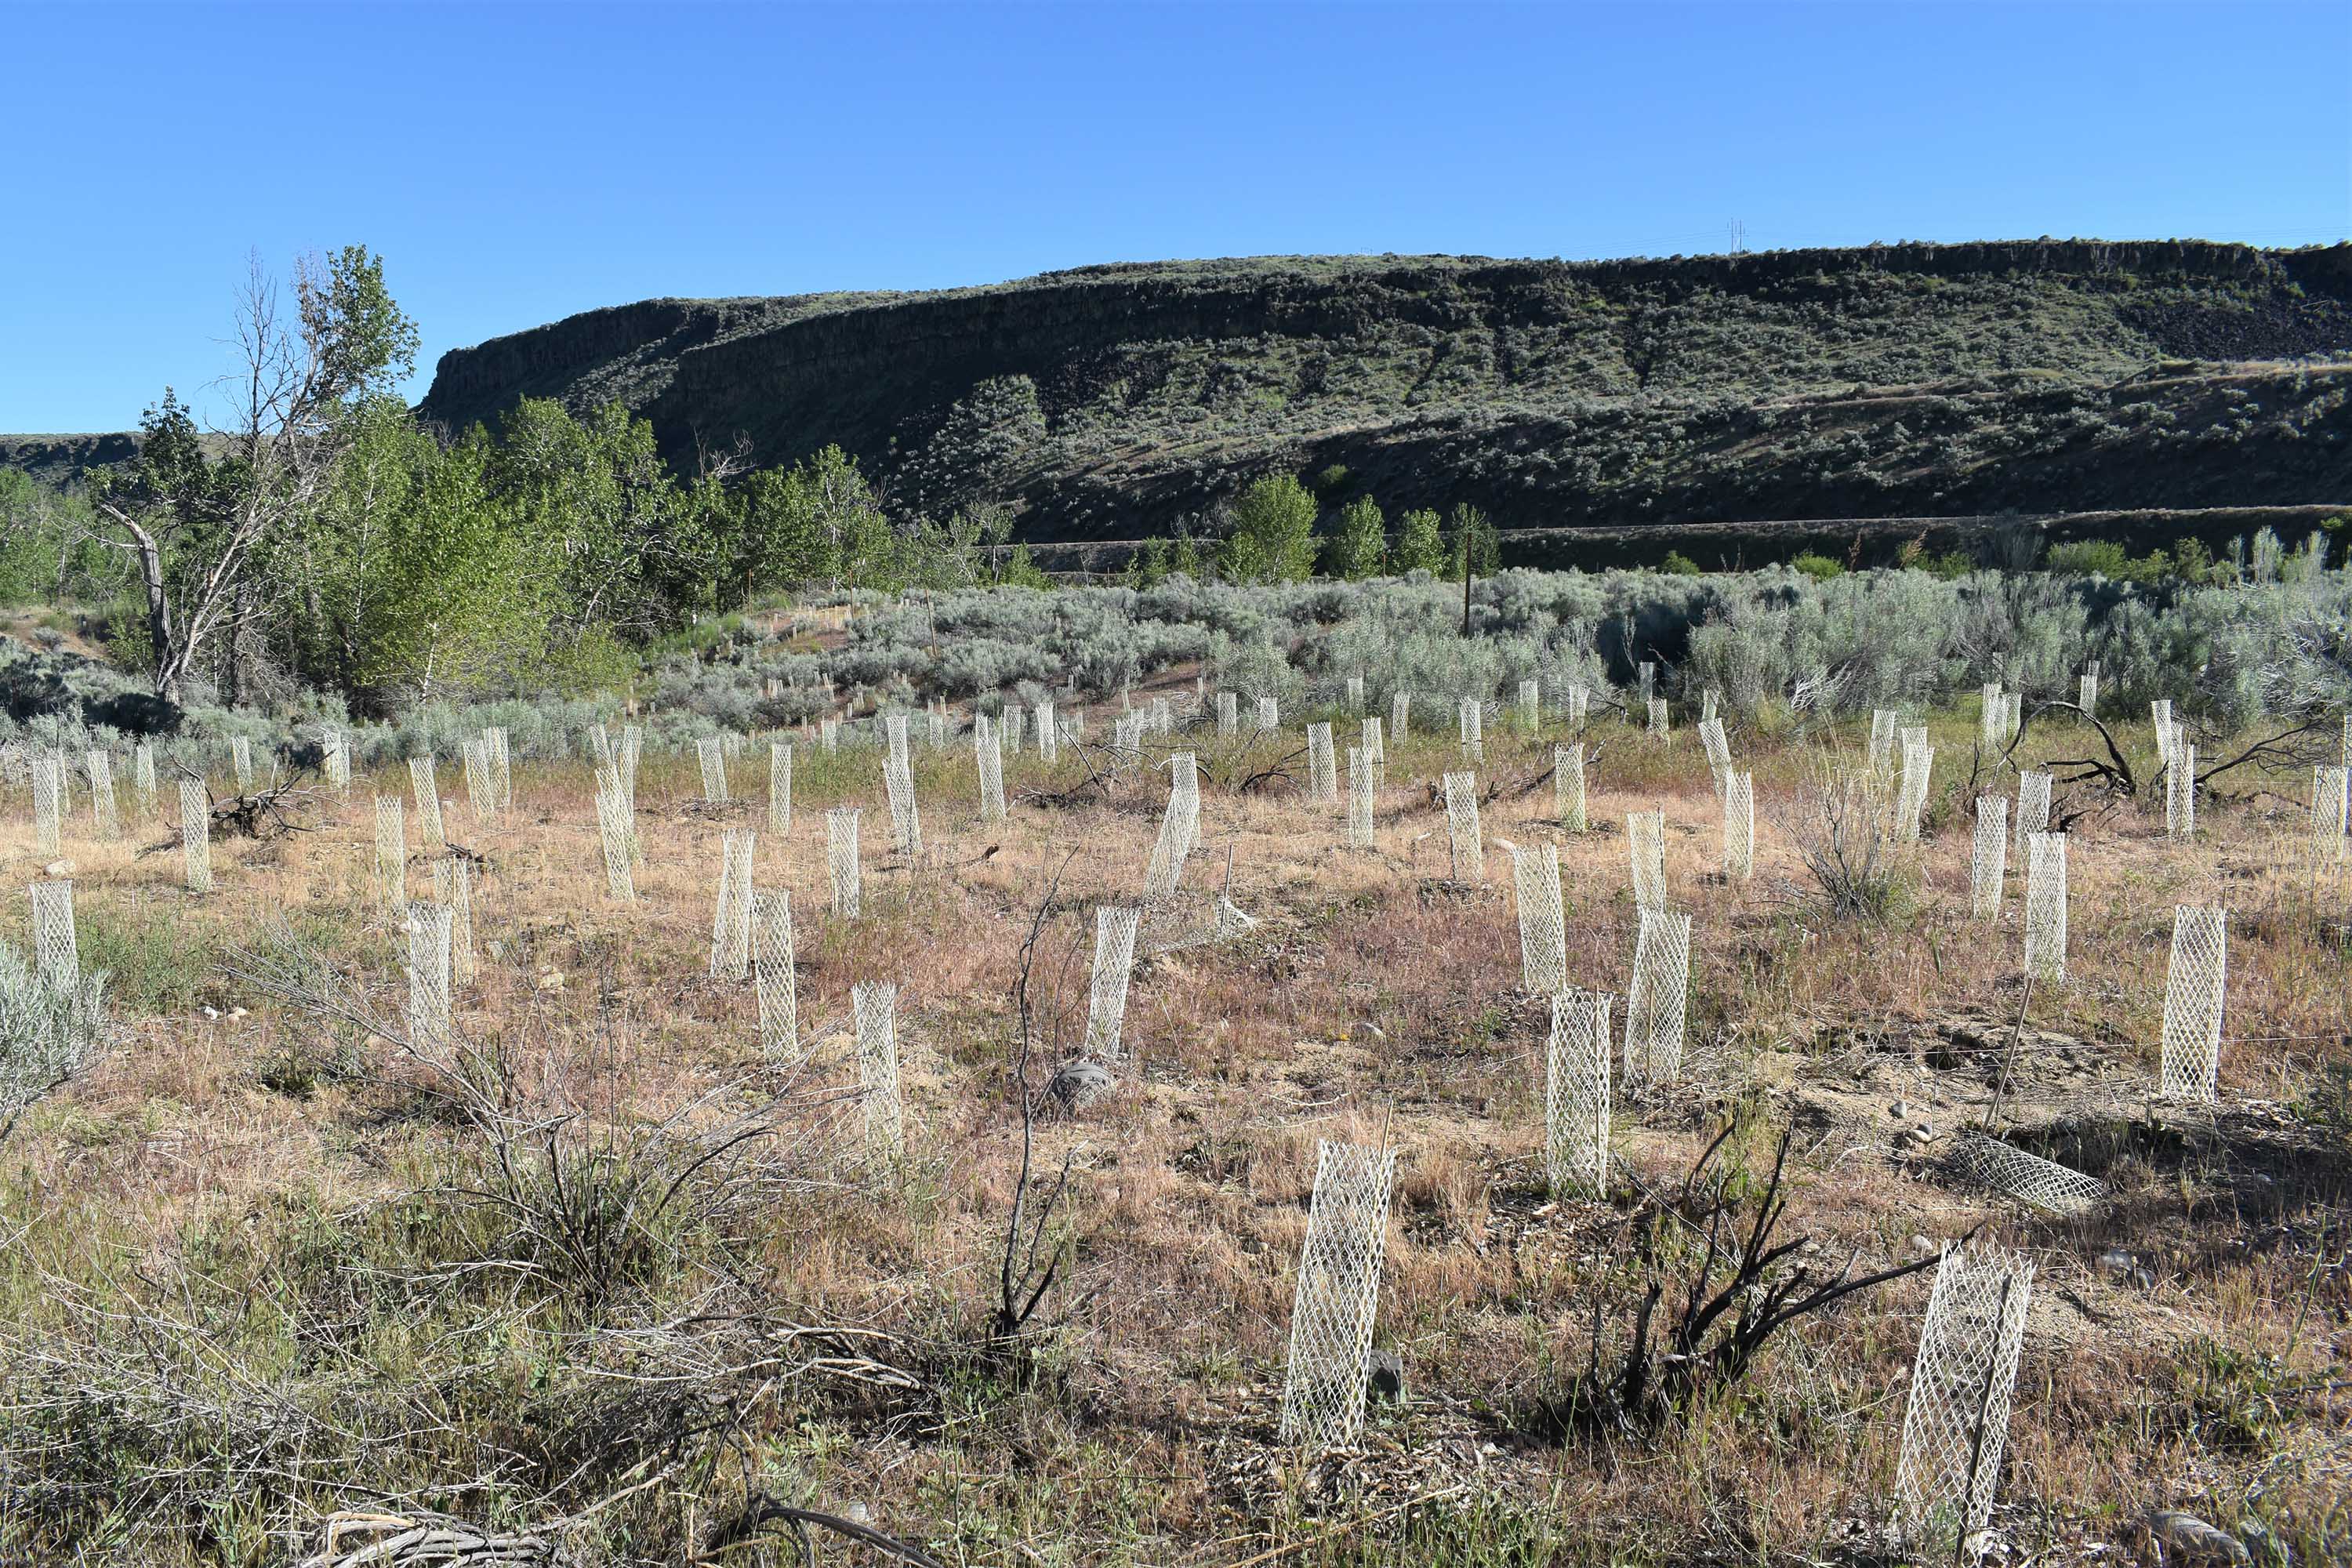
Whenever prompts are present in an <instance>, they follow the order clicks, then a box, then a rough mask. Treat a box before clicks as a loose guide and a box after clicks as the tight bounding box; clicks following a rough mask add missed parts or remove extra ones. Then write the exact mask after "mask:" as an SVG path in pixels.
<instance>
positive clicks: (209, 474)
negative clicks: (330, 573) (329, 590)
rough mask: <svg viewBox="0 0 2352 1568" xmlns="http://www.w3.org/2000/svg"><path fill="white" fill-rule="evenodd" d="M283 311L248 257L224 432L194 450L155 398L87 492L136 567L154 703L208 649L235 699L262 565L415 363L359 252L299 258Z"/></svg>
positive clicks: (189, 423) (173, 408)
mask: <svg viewBox="0 0 2352 1568" xmlns="http://www.w3.org/2000/svg"><path fill="white" fill-rule="evenodd" d="M293 306H294V308H293V310H292V313H291V314H290V315H289V313H288V311H287V310H286V309H285V305H284V302H283V301H282V300H281V297H280V291H279V287H278V281H277V280H276V279H273V278H272V277H271V276H270V275H269V274H268V271H267V269H265V268H263V267H262V265H261V263H260V261H259V259H258V258H255V260H254V261H253V263H252V266H251V268H250V269H249V271H248V272H247V278H246V281H245V283H244V285H243V286H242V287H241V288H240V289H239V290H238V292H237V298H236V327H235V331H234V334H233V339H232V342H234V345H235V348H236V359H237V365H236V370H235V371H234V372H233V373H232V375H231V376H230V378H229V379H228V380H227V381H226V382H225V384H224V387H225V391H226V397H227V399H228V403H229V406H230V407H231V408H232V409H233V411H234V412H233V414H232V416H231V418H230V420H229V423H228V424H227V425H226V426H225V427H223V428H220V429H217V430H215V431H213V432H211V439H209V440H207V439H206V438H205V437H204V436H203V435H200V434H199V432H198V430H197V427H196V422H195V418H194V415H192V414H191V413H190V411H189V410H188V408H187V406H186V405H184V404H182V403H181V402H180V401H179V399H178V397H177V395H175V394H174V393H173V391H172V390H171V389H169V388H166V389H165V391H164V394H163V402H162V403H161V404H159V405H155V406H154V407H152V408H150V409H149V410H148V411H147V413H146V415H145V416H144V417H143V418H142V420H141V422H140V426H141V430H142V436H143V439H142V443H141V449H140V455H139V458H137V460H136V461H135V462H133V463H131V465H129V466H128V467H127V468H123V469H118V470H116V471H114V472H112V473H110V474H106V475H102V476H100V477H99V478H98V479H97V480H96V481H95V482H94V484H93V487H92V488H93V489H94V491H95V494H94V497H93V500H94V501H95V504H96V506H97V509H98V511H99V513H100V516H102V517H103V518H105V519H106V520H108V521H109V522H110V524H111V525H112V531H113V534H114V536H113V537H110V538H109V540H108V542H109V543H110V544H113V545H115V546H116V547H117V548H119V549H121V550H123V551H126V552H129V553H130V555H131V558H132V560H133V562H134V563H135V565H136V568H137V572H138V576H139V582H140V585H141V588H142V590H143V593H144V596H145V600H146V623H147V624H146V630H147V643H148V649H147V652H148V668H149V675H150V677H151V678H152V680H153V681H154V685H155V691H156V694H157V695H158V696H160V697H162V698H163V699H164V700H167V701H171V702H178V701H180V700H182V698H183V695H184V690H185V687H186V683H187V680H188V678H189V677H190V675H191V674H192V673H194V670H195V669H196V668H197V667H198V662H199V660H200V659H202V658H205V657H207V656H208V655H211V654H213V653H215V651H221V652H225V653H226V668H227V670H228V674H229V677H230V682H231V686H232V691H231V692H230V696H231V698H232V700H233V699H234V696H235V693H234V689H233V688H234V683H235V679H236V638H237V636H238V634H239V633H240V632H241V631H242V630H243V629H245V628H246V627H247V626H253V625H255V624H256V623H257V621H258V620H259V619H260V618H261V616H264V615H265V614H266V613H267V612H268V609H269V607H270V606H269V599H270V594H269V592H268V586H269V584H268V576H267V574H266V567H267V565H268V562H269V558H270V556H271V554H272V553H273V552H274V551H276V550H277V549H278V547H279V546H280V545H281V544H283V543H285V542H286V541H287V539H288V537H289V534H290V532H291V531H292V530H293V528H294V526H295V525H296V524H297V523H298V522H299V521H300V520H301V519H302V518H304V517H306V516H307V515H309V513H310V511H311V510H312V509H313V508H314V507H316V505H317V504H318V502H319V500H320V496H321V494H322V493H323V491H324V489H325V488H326V486H327V485H328V483H329V482H330V480H331V477H332V475H333V473H334V468H335V462H336V459H337V458H338V457H339V456H340V455H341V451H342V450H343V447H344V446H345V445H346V443H347V441H348V440H349V438H350V436H349V432H350V426H351V417H350V416H351V414H352V409H353V408H354V406H356V405H358V404H359V403H361V402H362V400H364V399H365V398H367V397H368V396H370V395H373V394H376V393H381V392H389V391H390V390H391V388H392V386H393V385H394V383H396V382H397V381H398V380H399V379H400V378H401V377H403V376H404V375H406V374H409V373H410V372H411V371H413V370H415V366H416V351H417V346H418V343H419V342H420V340H419V338H418V335H417V331H416V324H415V322H414V321H410V320H409V319H408V317H407V316H406V315H404V314H403V313H402V311H401V310H400V307H399V306H398V305H397V304H395V303H394V301H393V298H392V295H391V293H390V292H389V291H388V290H387V289H385V288H384V282H383V258H380V257H378V256H375V255H373V253H371V252H370V251H369V250H368V249H367V248H366V247H364V246H357V245H353V246H346V247H343V248H342V249H341V250H339V251H337V252H335V253H334V254H332V255H331V256H326V257H313V258H304V259H303V260H302V261H301V262H299V264H298V265H297V267H296V268H295V275H294V300H293ZM215 454H217V455H215ZM224 645H225V646H224Z"/></svg>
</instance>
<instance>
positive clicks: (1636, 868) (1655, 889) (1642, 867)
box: [1625, 811, 1666, 910]
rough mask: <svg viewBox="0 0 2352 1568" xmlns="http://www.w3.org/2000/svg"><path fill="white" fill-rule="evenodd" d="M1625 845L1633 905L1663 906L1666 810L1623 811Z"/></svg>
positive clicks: (1637, 907) (1648, 907)
mask: <svg viewBox="0 0 2352 1568" xmlns="http://www.w3.org/2000/svg"><path fill="white" fill-rule="evenodd" d="M1625 848H1626V856H1627V859H1628V861H1629V863H1630V866H1631V869H1632V872H1633V907H1634V908H1636V909H1643V910H1663V909H1664V908H1665V907H1666V814H1665V813H1664V812H1663V811H1629V812H1627V813H1626V814H1625Z"/></svg>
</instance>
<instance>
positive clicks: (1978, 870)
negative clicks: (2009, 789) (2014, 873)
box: [1969, 795, 2009, 921]
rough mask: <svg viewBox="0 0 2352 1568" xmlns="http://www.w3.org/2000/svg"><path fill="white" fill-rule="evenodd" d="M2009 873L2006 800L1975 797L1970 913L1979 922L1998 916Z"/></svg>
mask: <svg viewBox="0 0 2352 1568" xmlns="http://www.w3.org/2000/svg"><path fill="white" fill-rule="evenodd" d="M2008 872H2009V797H2008V796H2007V795H1979V796H1978V797H1977V826H1976V837H1974V839H1973V840H1971V842H1970V844H1969V912H1970V913H1971V914H1973V915H1975V916H1976V918H1977V919H1979V920H1980V921H1989V920H1994V919H1997V918H1998V917H1999V916H2000V895H2001V882H2002V879H2003V878H2005V877H2006V876H2007V875H2008Z"/></svg>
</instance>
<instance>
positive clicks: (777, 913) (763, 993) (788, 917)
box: [751, 888, 801, 1067]
mask: <svg viewBox="0 0 2352 1568" xmlns="http://www.w3.org/2000/svg"><path fill="white" fill-rule="evenodd" d="M793 963H794V956H793V897H792V894H791V893H790V892H789V891H787V890H785V889H781V888H780V889H777V890H776V891H774V892H772V893H754V894H753V895H752V896H751V980H752V984H754V986H756V987H757V989H758V992H759V999H760V1054H761V1056H762V1057H764V1058H766V1059H767V1061H768V1063H769V1064H770V1065H771V1066H773V1067H791V1066H793V1065H796V1064H797V1063H798V1062H799V1060H800V1028H801V1024H800V989H799V980H798V977H797V976H796V975H795V974H794V973H793Z"/></svg>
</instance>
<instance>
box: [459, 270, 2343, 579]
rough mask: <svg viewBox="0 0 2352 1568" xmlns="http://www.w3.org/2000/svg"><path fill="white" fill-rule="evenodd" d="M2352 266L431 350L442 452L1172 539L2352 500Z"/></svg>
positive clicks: (1266, 306)
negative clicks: (447, 434)
mask: <svg viewBox="0 0 2352 1568" xmlns="http://www.w3.org/2000/svg"><path fill="white" fill-rule="evenodd" d="M2347 374H2352V247H2343V246H2337V247H2328V248H2325V249H2316V250H2305V251H2294V252H2279V251H2261V250H2255V249H2251V248H2248V247H2238V246H2227V245H2209V244H2201V243H2194V242H2165V243H2147V244H2094V243H2087V242H2050V241H2039V242H2019V243H2001V244H1983V245H1970V246H1898V247H1872V248H1869V249H1864V250H1839V251H1791V252H1776V253H1770V254H1764V255H1745V256H1723V257H1709V258H1675V259H1671V260H1658V261H1648V260H1641V261H1618V262H1599V263H1574V264H1571V263H1560V262H1545V261H1494V260H1485V259H1479V258H1444V257H1415V258H1395V257H1353V258H1263V259H1250V260H1239V261H1214V262H1199V263H1170V264H1164V265H1151V266H1112V267H1097V268H1084V269H1080V270H1077V271H1072V272H1062V273H1052V274H1047V275H1045V276H1043V277H1039V278H1034V279H1024V280H1023V281H1020V282H1015V283H1007V284H1002V285H997V286H992V287H989V288H978V289H951V290H944V291H940V292H936V293H922V294H832V295H811V296H802V297H795V298H788V299H748V300H709V301H690V300H649V301H646V302H644V303H641V304H636V305H628V306H621V307H616V308H614V309H611V310H596V311H592V312H589V313H587V314H585V315H581V316H575V317H572V318H570V319H569V320H566V321H558V322H555V323H552V324H551V325H549V326H545V327H541V328H537V329H534V330H533V331H526V332H519V333H516V334H514V335H512V336H509V337H504V338H499V339H496V340H493V341H492V342H487V343H484V344H482V345H480V346H479V347H477V348H470V349H461V350H456V351H453V352H451V353H448V354H446V355H444V356H443V358H442V360H441V362H440V364H439V366H438V369H437V373H436V376H435V379H434V383H433V386H432V390H431V392H430V394H429V395H427V396H426V398H425V403H424V405H423V412H425V414H427V415H428V416H434V417H437V418H440V419H443V420H446V421H447V422H448V423H450V424H452V425H463V424H466V423H469V422H471V421H474V420H478V419H493V418H495V417H496V416H497V415H498V414H499V412H500V411H501V410H502V409H504V408H506V407H508V406H510V405H512V404H513V402H514V401H515V400H516V399H517V398H518V397H520V396H523V395H536V396H553V397H560V398H562V399H564V400H566V401H567V402H570V403H572V404H575V405H589V404H593V403H596V402H600V401H604V400H607V399H618V400H619V401H621V402H623V403H625V404H626V405H629V406H630V407H631V408H633V409H635V410H636V411H637V412H639V413H641V414H643V415H644V416H646V417H647V418H649V419H650V420H652V421H653V423H654V426H655V427H656V430H657V431H658V432H659V435H660V437H661V439H662V442H663V444H664V446H665V448H666V449H667V450H668V451H669V452H670V453H671V454H672V455H673V457H675V458H681V459H687V460H690V454H691V453H692V452H693V450H694V447H695V444H696V442H697V440H698V439H700V440H701V441H703V442H706V443H722V444H723V443H725V442H728V441H730V440H732V439H734V438H736V437H738V436H739V435H740V436H742V437H748V439H749V440H750V442H751V446H752V447H753V449H754V451H755V453H756V454H757V456H758V458H760V460H761V461H763V462H774V461H782V460H789V459H791V458H797V457H799V456H801V455H803V454H804V453H806V452H809V451H811V450H813V449H814V448H815V447H819V446H821V445H823V444H824V443H826V442H839V443H840V444H841V445H842V446H844V447H847V448H848V449H849V450H851V451H853V452H855V453H856V454H857V456H858V457H859V458H861V459H862V460H863V461H864V462H865V463H866V465H867V467H868V468H869V469H871V470H874V471H877V472H878V473H880V474H882V475H884V476H886V477H887V479H888V480H889V482H890V485H891V488H892V492H893V497H894V500H896V501H897V502H898V505H899V506H901V507H902V508H904V509H906V510H928V511H932V512H938V513H943V512H945V511H947V510H952V509H953V508H955V507H958V506H962V505H968V504H971V503H972V502H975V501H982V500H1005V501H1010V502H1013V503H1014V504H1015V505H1016V506H1018V507H1019V508H1020V509H1021V512H1022V530H1021V531H1022V533H1023V534H1024V536H1026V537H1030V538H1034V539H1083V538H1089V537H1094V538H1100V537H1121V536H1133V535H1136V534H1140V533H1148V532H1154V531H1167V530H1169V529H1171V528H1173V527H1179V526H1183V525H1184V524H1185V523H1186V522H1187V521H1190V520H1192V519H1195V518H1198V517H1200V516H1201V515H1202V514H1203V513H1205V512H1207V511H1209V510H1211V509H1213V506H1214V504H1215V503H1216V502H1217V501H1218V500H1220V499H1221V498H1223V497H1224V496H1227V495H1230V494H1231V493H1232V491H1233V490H1234V489H1235V488H1236V487H1237V486H1238V484H1239V483H1241V482H1242V481H1244V480H1245V479H1247V478H1248V477H1250V476H1251V475H1253V474H1255V473H1257V472H1262V471H1265V470H1267V469H1270V468H1292V469H1301V470H1320V469H1322V468H1325V467H1327V466H1328V465H1330V464H1334V463H1338V464H1343V465H1345V466H1346V467H1347V468H1349V471H1350V473H1351V475H1352V476H1353V480H1354V482H1355V484H1357V485H1358V486H1361V487H1367V488H1370V489H1372V490H1374V491H1375V492H1376V493H1377V494H1378V495H1379V497H1380V498H1381V500H1382V502H1383V503H1384V504H1386V505H1388V506H1389V508H1390V509H1391V513H1393V512H1394V510H1396V509H1398V508H1400V507H1402V506H1409V505H1434V506H1444V505H1446V504H1450V503H1451V502H1453V501H1455V500H1473V501H1476V502H1478V503H1480V504H1483V505H1484V506H1486V508H1487V509H1488V510H1490V511H1491V512H1492V513H1494V514H1495V515H1496V518H1497V519H1498V521H1502V522H1503V523H1504V524H1505V525H1506V526H1510V527H1538V526H1563V525H1566V526H1579V525H1600V526H1624V525H1631V524H1655V523H1670V522H1675V521H1687V520H1706V519H1717V518H1726V517H1732V518H1753V519H1772V518H1790V517H1832V516H1835V517H1849V516H1851V517H1871V516H1882V515H1889V514H1905V515H1912V514H1940V513H1957V512H1990V511H1995V510H2002V509H2009V508H2016V509H2020V510H2032V511H2047V510H2081V509H2089V508H2140V507H2154V506H2172V507H2179V506H2202V505H2231V506H2235V505H2252V504H2274V505H2297V504H2312V503H2322V504H2331V505H2332V504H2336V503H2338V502H2344V501H2347V500H2352V438H2348V437H2352V412H2347V388H2352V380H2347Z"/></svg>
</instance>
